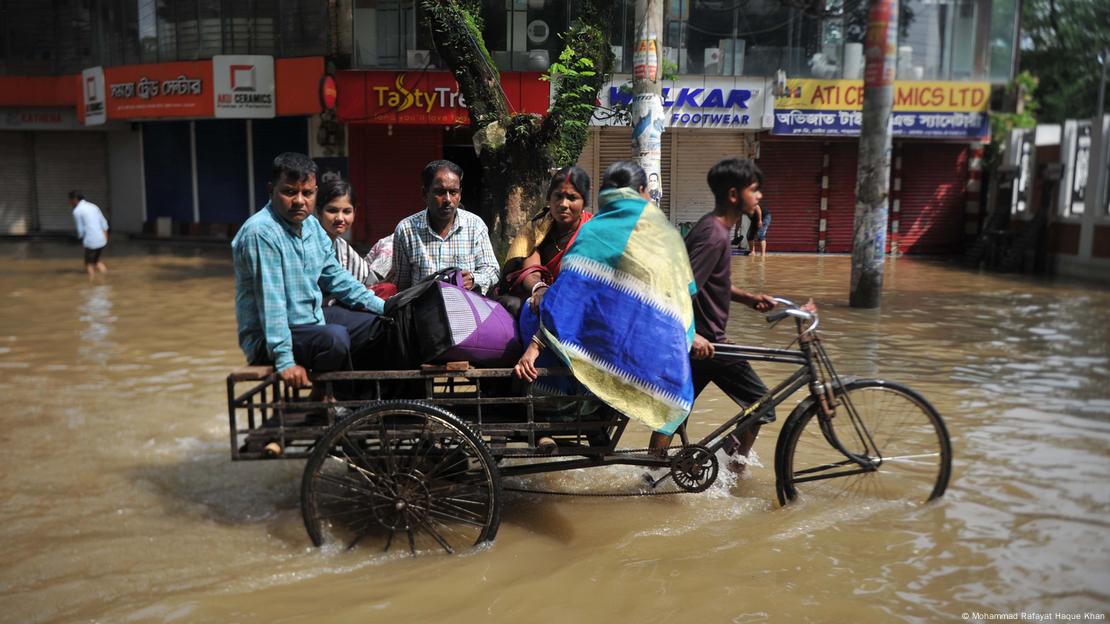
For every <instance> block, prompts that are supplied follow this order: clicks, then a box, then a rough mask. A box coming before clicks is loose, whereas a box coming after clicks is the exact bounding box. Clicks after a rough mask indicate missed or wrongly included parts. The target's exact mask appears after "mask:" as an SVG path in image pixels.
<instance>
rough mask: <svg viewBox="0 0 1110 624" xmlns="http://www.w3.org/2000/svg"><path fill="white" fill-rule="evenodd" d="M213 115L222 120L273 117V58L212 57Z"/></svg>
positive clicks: (250, 56) (243, 55)
mask: <svg viewBox="0 0 1110 624" xmlns="http://www.w3.org/2000/svg"><path fill="white" fill-rule="evenodd" d="M212 95H213V98H214V99H213V106H214V107H215V116H216V117H218V118H224V119H228V118H230V119H270V118H272V117H273V116H274V111H275V108H274V101H275V97H274V57H272V56H262V55H247V54H234V55H217V56H213V57H212Z"/></svg>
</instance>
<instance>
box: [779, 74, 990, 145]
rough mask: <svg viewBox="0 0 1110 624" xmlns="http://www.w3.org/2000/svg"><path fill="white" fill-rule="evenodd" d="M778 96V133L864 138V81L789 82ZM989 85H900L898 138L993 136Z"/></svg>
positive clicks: (897, 84) (896, 120)
mask: <svg viewBox="0 0 1110 624" xmlns="http://www.w3.org/2000/svg"><path fill="white" fill-rule="evenodd" d="M786 86H787V89H786V91H787V92H786V94H785V95H783V96H782V97H778V98H775V125H774V130H773V134H785V135H827V136H858V135H859V129H860V125H861V123H862V121H863V83H862V82H861V81H859V80H788V81H787V83H786ZM989 100H990V84H989V83H986V82H939V81H937V82H934V81H895V83H894V120H893V122H894V136H901V137H911V136H915V137H925V138H930V137H932V138H968V139H974V138H980V137H984V136H987V135H988V134H989V133H990V121H989V117H988V114H987V106H988V104H989Z"/></svg>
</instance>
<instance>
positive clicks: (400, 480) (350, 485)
mask: <svg viewBox="0 0 1110 624" xmlns="http://www.w3.org/2000/svg"><path fill="white" fill-rule="evenodd" d="M301 510H302V512H303V514H304V524H305V528H306V529H307V530H308V535H309V537H311V538H312V542H313V543H314V544H316V545H317V546H322V545H324V544H325V543H329V542H338V543H341V544H343V545H345V546H346V547H347V548H348V549H351V548H354V547H355V546H356V545H360V544H361V545H363V546H372V547H373V548H379V549H381V550H382V551H383V552H389V551H390V550H391V549H393V548H401V549H407V550H408V551H409V552H410V553H411V554H413V555H416V554H417V553H418V552H428V551H435V550H441V549H442V550H443V551H445V552H447V553H454V552H456V551H458V550H461V549H465V548H468V547H470V546H474V545H476V544H480V543H481V542H485V541H491V540H493V538H494V536H495V535H496V534H497V527H498V525H499V524H500V522H501V473H500V472H499V471H498V470H497V467H496V465H495V464H494V462H493V459H492V457H491V456H490V453H489V450H488V449H487V448H486V444H485V443H484V442H483V441H482V439H481V438H480V437H479V436H478V435H477V434H475V433H474V432H473V431H471V429H470V427H469V426H467V425H466V423H464V422H463V421H461V420H459V418H458V417H456V416H454V415H453V414H451V413H449V412H447V411H445V410H443V409H440V408H438V407H434V406H431V405H427V404H424V403H416V402H412V401H386V402H380V403H375V404H374V405H372V406H370V407H368V408H366V409H363V410H360V411H359V412H357V413H355V414H354V415H352V416H351V417H350V418H348V419H346V420H344V421H342V422H339V423H337V424H336V425H335V426H333V427H332V428H331V429H329V430H328V431H327V432H326V433H325V434H324V435H323V436H322V437H321V438H320V441H319V442H317V444H316V446H315V448H314V449H313V451H312V455H311V456H310V457H309V459H308V463H307V465H306V466H305V471H304V480H303V482H302V485H301Z"/></svg>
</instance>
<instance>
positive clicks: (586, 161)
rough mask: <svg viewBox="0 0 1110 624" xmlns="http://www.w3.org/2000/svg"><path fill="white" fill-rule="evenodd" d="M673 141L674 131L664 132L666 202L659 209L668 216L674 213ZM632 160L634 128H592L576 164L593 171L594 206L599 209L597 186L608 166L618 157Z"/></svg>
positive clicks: (662, 172)
mask: <svg viewBox="0 0 1110 624" xmlns="http://www.w3.org/2000/svg"><path fill="white" fill-rule="evenodd" d="M671 141H672V135H671V133H669V132H667V133H664V134H663V150H662V152H663V153H662V159H661V161H660V163H659V168H660V172H659V173H660V178H662V184H663V201H662V202H660V206H659V208H661V209H662V210H663V213H664V214H666V215H667V216H670V214H671V213H670V208H671V193H670V190H671V188H670V187H671V186H672V184H671V152H672V149H671V145H672V143H671ZM633 159H634V155H633V153H632V128H631V127H629V126H606V127H594V128H591V129H590V138H589V140H588V141H587V142H586V146H585V147H584V148H582V154H581V155H580V156H579V157H578V162H577V163H576V164H577V165H578V166H579V167H581V168H582V169H584V170H585V171H586V173H588V174H590V184H592V185H593V195H594V196H593V197H591V198H590V205H591V207H592V208H596V203H597V189H598V187H600V186H601V175H602V174H603V173H605V170H606V169H608V168H609V165H611V164H613V163H615V162H617V161H618V160H633Z"/></svg>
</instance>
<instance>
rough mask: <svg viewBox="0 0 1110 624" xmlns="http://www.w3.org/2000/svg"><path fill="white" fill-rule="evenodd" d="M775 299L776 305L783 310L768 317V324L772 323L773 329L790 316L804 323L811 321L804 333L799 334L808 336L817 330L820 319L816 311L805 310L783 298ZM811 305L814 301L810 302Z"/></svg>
mask: <svg viewBox="0 0 1110 624" xmlns="http://www.w3.org/2000/svg"><path fill="white" fill-rule="evenodd" d="M773 299H774V300H775V303H777V304H778V305H780V306H782V307H783V309H781V310H777V311H775V312H771V313H770V314H768V315H767V322H768V323H770V324H771V326H772V327H773V326H774V325H775V324H777V323H778V322H779V321H781V320H782V319H784V318H786V317H788V316H793V317H795V318H797V319H800V320H802V321H810V325H809V327H807V328H806V329H805V330H804V331H801V332H799V334H808V333H809V332H811V331H813V330H815V329H817V324H818V322H819V319H818V317H817V310H816V309H813V310H805V309H803V308H802V306H799V305H798V304H796V303H794V302H793V301H790V300H789V299H783V298H782V297H773ZM810 303H812V299H811V300H810ZM807 305H808V304H807Z"/></svg>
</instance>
